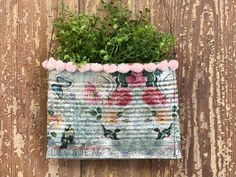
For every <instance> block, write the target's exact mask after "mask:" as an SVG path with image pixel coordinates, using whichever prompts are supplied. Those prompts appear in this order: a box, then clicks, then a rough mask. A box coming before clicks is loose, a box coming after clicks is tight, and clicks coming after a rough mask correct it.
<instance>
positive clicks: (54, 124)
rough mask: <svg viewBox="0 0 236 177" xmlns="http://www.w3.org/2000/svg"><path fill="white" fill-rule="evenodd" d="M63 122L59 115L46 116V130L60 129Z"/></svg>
mask: <svg viewBox="0 0 236 177" xmlns="http://www.w3.org/2000/svg"><path fill="white" fill-rule="evenodd" d="M63 121H64V120H63V117H62V116H61V115H48V129H52V128H55V129H56V128H60V126H61V124H62V122H63Z"/></svg>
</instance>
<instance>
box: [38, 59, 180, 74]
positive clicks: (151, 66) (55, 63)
mask: <svg viewBox="0 0 236 177" xmlns="http://www.w3.org/2000/svg"><path fill="white" fill-rule="evenodd" d="M42 66H43V67H44V68H45V69H47V70H48V71H52V70H57V71H59V72H61V71H65V70H66V71H68V72H76V71H79V72H81V73H83V72H87V71H92V72H105V73H114V72H117V71H118V72H120V73H127V72H129V71H133V72H136V73H139V72H142V71H147V72H154V71H156V70H157V69H158V70H161V71H165V70H172V71H175V70H176V69H177V68H178V67H179V63H178V61H177V60H170V61H167V60H163V61H161V62H159V63H158V62H156V63H121V64H112V63H109V64H100V63H87V64H84V65H82V66H78V65H76V64H74V63H72V62H63V61H61V60H55V59H54V58H53V57H51V58H49V59H48V60H45V61H44V62H42Z"/></svg>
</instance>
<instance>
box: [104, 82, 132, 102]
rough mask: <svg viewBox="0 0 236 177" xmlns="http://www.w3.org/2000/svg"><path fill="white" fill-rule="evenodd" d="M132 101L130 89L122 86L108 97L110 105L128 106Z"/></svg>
mask: <svg viewBox="0 0 236 177" xmlns="http://www.w3.org/2000/svg"><path fill="white" fill-rule="evenodd" d="M131 101H132V96H131V92H130V90H128V89H127V88H125V87H120V88H118V89H117V90H116V91H114V92H113V93H112V94H111V97H110V98H109V99H108V102H107V103H108V104H109V105H118V106H126V105H128V104H129V103H130V102H131Z"/></svg>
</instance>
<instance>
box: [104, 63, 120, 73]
mask: <svg viewBox="0 0 236 177" xmlns="http://www.w3.org/2000/svg"><path fill="white" fill-rule="evenodd" d="M103 70H104V71H105V72H106V73H114V72H116V71H117V66H116V65H115V64H105V65H103Z"/></svg>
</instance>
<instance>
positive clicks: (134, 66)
mask: <svg viewBox="0 0 236 177" xmlns="http://www.w3.org/2000/svg"><path fill="white" fill-rule="evenodd" d="M130 70H131V71H133V72H136V73H140V72H142V71H143V65H142V64H140V63H134V64H132V65H131V66H130Z"/></svg>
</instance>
